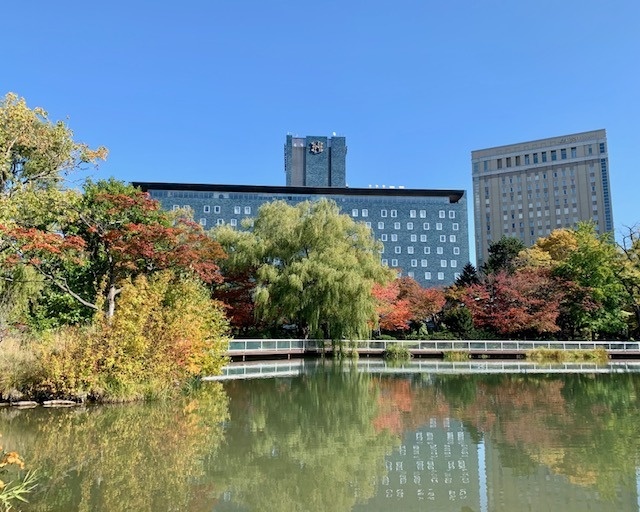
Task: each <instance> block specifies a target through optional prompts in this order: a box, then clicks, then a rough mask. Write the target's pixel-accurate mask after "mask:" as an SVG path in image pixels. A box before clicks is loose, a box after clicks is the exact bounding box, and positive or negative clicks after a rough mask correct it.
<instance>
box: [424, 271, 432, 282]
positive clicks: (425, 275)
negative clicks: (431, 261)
mask: <svg viewBox="0 0 640 512" xmlns="http://www.w3.org/2000/svg"><path fill="white" fill-rule="evenodd" d="M424 278H425V280H426V281H431V272H425V273H424Z"/></svg>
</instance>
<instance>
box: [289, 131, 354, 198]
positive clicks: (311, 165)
mask: <svg viewBox="0 0 640 512" xmlns="http://www.w3.org/2000/svg"><path fill="white" fill-rule="evenodd" d="M346 157H347V145H346V139H345V138H344V137H336V136H333V137H317V136H309V137H294V136H292V135H287V141H286V142H285V145H284V171H285V175H286V178H287V181H286V183H287V186H288V187H346Z"/></svg>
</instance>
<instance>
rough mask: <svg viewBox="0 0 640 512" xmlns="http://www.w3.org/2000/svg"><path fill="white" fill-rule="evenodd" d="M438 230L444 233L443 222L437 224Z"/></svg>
mask: <svg viewBox="0 0 640 512" xmlns="http://www.w3.org/2000/svg"><path fill="white" fill-rule="evenodd" d="M436 230H437V231H442V222H436Z"/></svg>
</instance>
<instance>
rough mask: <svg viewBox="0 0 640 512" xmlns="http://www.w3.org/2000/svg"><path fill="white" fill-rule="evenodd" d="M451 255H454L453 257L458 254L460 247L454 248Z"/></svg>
mask: <svg viewBox="0 0 640 512" xmlns="http://www.w3.org/2000/svg"><path fill="white" fill-rule="evenodd" d="M453 254H455V255H458V254H460V247H454V248H453Z"/></svg>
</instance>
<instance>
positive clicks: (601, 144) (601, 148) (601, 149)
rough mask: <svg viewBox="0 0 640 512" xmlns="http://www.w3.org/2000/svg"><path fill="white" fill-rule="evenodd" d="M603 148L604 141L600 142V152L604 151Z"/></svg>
mask: <svg viewBox="0 0 640 512" xmlns="http://www.w3.org/2000/svg"><path fill="white" fill-rule="evenodd" d="M604 152H605V149H604V142H601V143H600V154H602V153H604Z"/></svg>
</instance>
